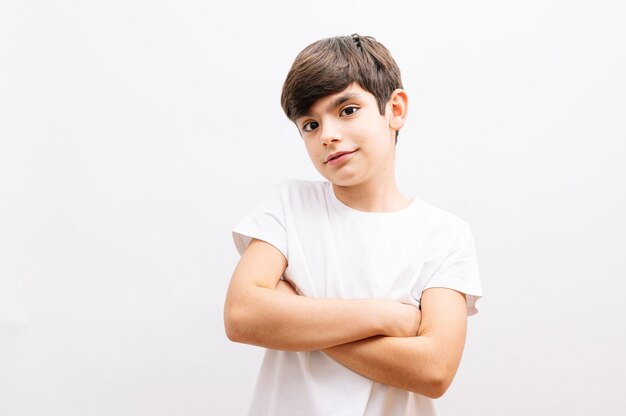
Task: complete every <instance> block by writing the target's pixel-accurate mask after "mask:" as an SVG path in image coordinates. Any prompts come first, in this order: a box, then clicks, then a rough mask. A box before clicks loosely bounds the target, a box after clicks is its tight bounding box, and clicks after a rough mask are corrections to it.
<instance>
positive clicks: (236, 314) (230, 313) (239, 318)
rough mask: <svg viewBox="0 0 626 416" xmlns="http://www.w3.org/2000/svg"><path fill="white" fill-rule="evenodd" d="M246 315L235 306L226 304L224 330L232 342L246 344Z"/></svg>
mask: <svg viewBox="0 0 626 416" xmlns="http://www.w3.org/2000/svg"><path fill="white" fill-rule="evenodd" d="M244 315H245V314H244V313H243V311H242V310H241V308H238V307H237V306H235V305H231V304H228V303H227V304H226V306H225V307H224V330H225V332H226V337H227V338H228V339H229V340H231V341H232V342H245V341H244V336H243V335H244V332H245V331H243V330H242V328H243V326H244V325H245V324H244V322H245V316H244Z"/></svg>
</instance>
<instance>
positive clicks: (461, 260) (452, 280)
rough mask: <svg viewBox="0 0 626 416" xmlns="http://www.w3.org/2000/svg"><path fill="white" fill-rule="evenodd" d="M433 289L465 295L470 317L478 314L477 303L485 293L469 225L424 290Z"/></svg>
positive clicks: (460, 234) (465, 227)
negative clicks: (447, 290) (445, 289)
mask: <svg viewBox="0 0 626 416" xmlns="http://www.w3.org/2000/svg"><path fill="white" fill-rule="evenodd" d="M432 287H445V288H449V289H454V290H457V291H459V292H462V293H465V295H466V299H467V314H468V316H470V315H474V314H476V313H477V312H478V309H477V308H476V302H477V301H478V299H480V298H481V297H482V295H483V293H482V287H481V284H480V276H479V273H478V262H477V259H476V249H475V247H474V238H473V236H472V232H471V230H470V227H469V226H468V225H467V224H465V225H464V226H463V228H462V229H461V232H460V233H459V235H458V237H457V238H456V240H455V242H454V244H453V245H452V248H451V250H450V253H449V254H448V255H447V256H446V258H445V259H444V261H443V263H442V264H441V266H440V267H439V269H438V270H437V271H436V272H435V274H434V275H433V277H431V278H430V280H429V281H428V283H427V284H426V287H425V288H424V290H426V289H428V288H432Z"/></svg>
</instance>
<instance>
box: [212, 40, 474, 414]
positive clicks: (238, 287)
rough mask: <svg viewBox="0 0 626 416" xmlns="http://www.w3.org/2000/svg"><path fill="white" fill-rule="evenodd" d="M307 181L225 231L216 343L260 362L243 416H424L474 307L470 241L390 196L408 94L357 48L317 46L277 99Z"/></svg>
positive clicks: (388, 65) (279, 190)
mask: <svg viewBox="0 0 626 416" xmlns="http://www.w3.org/2000/svg"><path fill="white" fill-rule="evenodd" d="M281 101H282V107H283V109H284V111H285V113H286V114H287V117H288V118H289V119H290V120H291V121H293V122H294V123H295V124H296V126H297V128H298V131H299V133H300V135H301V137H302V141H303V143H304V145H305V147H306V150H307V152H308V154H309V157H310V158H311V161H312V162H313V165H314V166H315V168H316V169H317V170H318V171H319V172H320V173H321V174H322V176H323V177H324V178H326V179H327V180H328V181H301V180H288V181H284V182H282V183H280V184H279V185H278V186H277V187H275V188H274V190H273V191H272V192H271V193H269V194H268V195H267V196H266V197H265V198H263V199H262V200H261V201H260V202H259V203H258V204H257V205H256V207H255V208H254V209H253V210H252V211H251V212H250V213H248V215H246V216H245V217H244V218H243V219H242V220H241V222H240V223H239V224H238V225H237V226H236V227H235V228H234V229H233V238H234V241H235V245H236V247H237V250H238V251H239V253H240V254H241V259H240V260H239V263H238V264H237V267H236V268H235V271H234V273H233V276H232V279H231V282H230V286H229V288H228V293H227V295H226V303H225V308H224V321H225V328H226V333H227V336H228V338H229V339H230V340H232V341H235V342H243V343H247V344H252V345H258V346H262V347H265V348H267V350H266V353H265V358H264V360H263V364H262V367H261V370H260V374H259V378H258V380H257V385H256V389H255V393H254V397H253V399H252V403H251V406H250V410H249V414H250V415H255V416H256V415H272V416H280V415H289V416H293V415H351V416H352V415H372V416H380V415H420V416H424V415H435V414H436V410H435V408H434V403H433V399H435V398H437V397H440V396H441V395H443V394H444V392H445V391H446V389H447V388H448V386H449V385H450V383H451V382H452V379H453V378H454V375H455V373H456V370H457V368H458V365H459V361H460V359H461V355H462V351H463V346H464V342H465V334H466V319H467V316H468V315H472V314H474V313H476V308H475V303H476V301H477V300H478V298H479V297H480V296H481V295H482V291H481V286H480V280H479V275H478V266H477V263H476V256H475V250H474V243H473V238H472V234H471V231H470V228H469V227H468V225H467V224H466V223H465V222H464V221H462V220H461V219H459V218H458V217H456V216H454V215H452V214H450V213H448V212H446V211H443V210H441V209H438V208H435V207H433V206H431V205H429V204H427V203H425V202H424V201H422V200H421V199H419V198H418V197H407V196H405V195H404V194H402V193H401V192H400V190H399V189H398V187H397V184H396V179H395V149H396V143H397V136H398V131H399V130H400V129H401V128H402V126H403V125H404V123H405V119H406V116H407V102H408V101H407V94H406V92H405V91H404V90H403V89H402V82H401V79H400V71H399V69H398V67H397V65H396V63H395V62H394V60H393V58H392V57H391V56H390V54H389V52H388V50H387V49H386V48H385V47H384V46H383V45H381V44H380V43H378V42H377V41H376V40H374V39H373V38H371V37H367V36H359V35H356V34H355V35H352V36H342V37H335V38H329V39H322V40H320V41H318V42H315V43H313V44H312V45H310V46H308V47H307V48H305V49H304V50H303V51H302V52H301V53H300V54H299V55H298V56H297V57H296V60H295V62H294V63H293V66H292V67H291V70H290V71H289V74H288V75H287V79H286V80H285V83H284V86H283V92H282V99H281Z"/></svg>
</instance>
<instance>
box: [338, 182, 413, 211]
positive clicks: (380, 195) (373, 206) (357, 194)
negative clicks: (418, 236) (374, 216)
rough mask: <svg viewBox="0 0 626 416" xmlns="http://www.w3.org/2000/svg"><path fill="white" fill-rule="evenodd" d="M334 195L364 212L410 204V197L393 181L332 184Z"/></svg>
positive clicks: (402, 207) (396, 208)
mask: <svg viewBox="0 0 626 416" xmlns="http://www.w3.org/2000/svg"><path fill="white" fill-rule="evenodd" d="M332 186H333V191H334V192H335V196H336V197H337V199H338V200H339V201H341V202H342V203H343V204H344V205H347V206H349V207H350V208H352V209H355V210H357V211H364V212H394V211H400V210H401V209H404V208H406V207H407V206H409V205H410V204H411V198H408V197H406V196H404V195H403V194H402V193H401V192H400V190H399V189H398V186H397V184H396V182H395V179H394V180H392V181H387V182H386V183H384V182H376V181H372V182H368V183H363V184H359V185H354V186H339V185H335V184H332Z"/></svg>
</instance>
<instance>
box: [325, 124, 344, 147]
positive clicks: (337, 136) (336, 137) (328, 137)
mask: <svg viewBox="0 0 626 416" xmlns="http://www.w3.org/2000/svg"><path fill="white" fill-rule="evenodd" d="M320 138H321V140H322V144H325V145H328V144H330V143H332V142H340V141H341V133H340V132H339V131H338V130H337V129H336V128H333V127H332V126H329V125H326V126H324V127H323V128H322V134H320Z"/></svg>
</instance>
